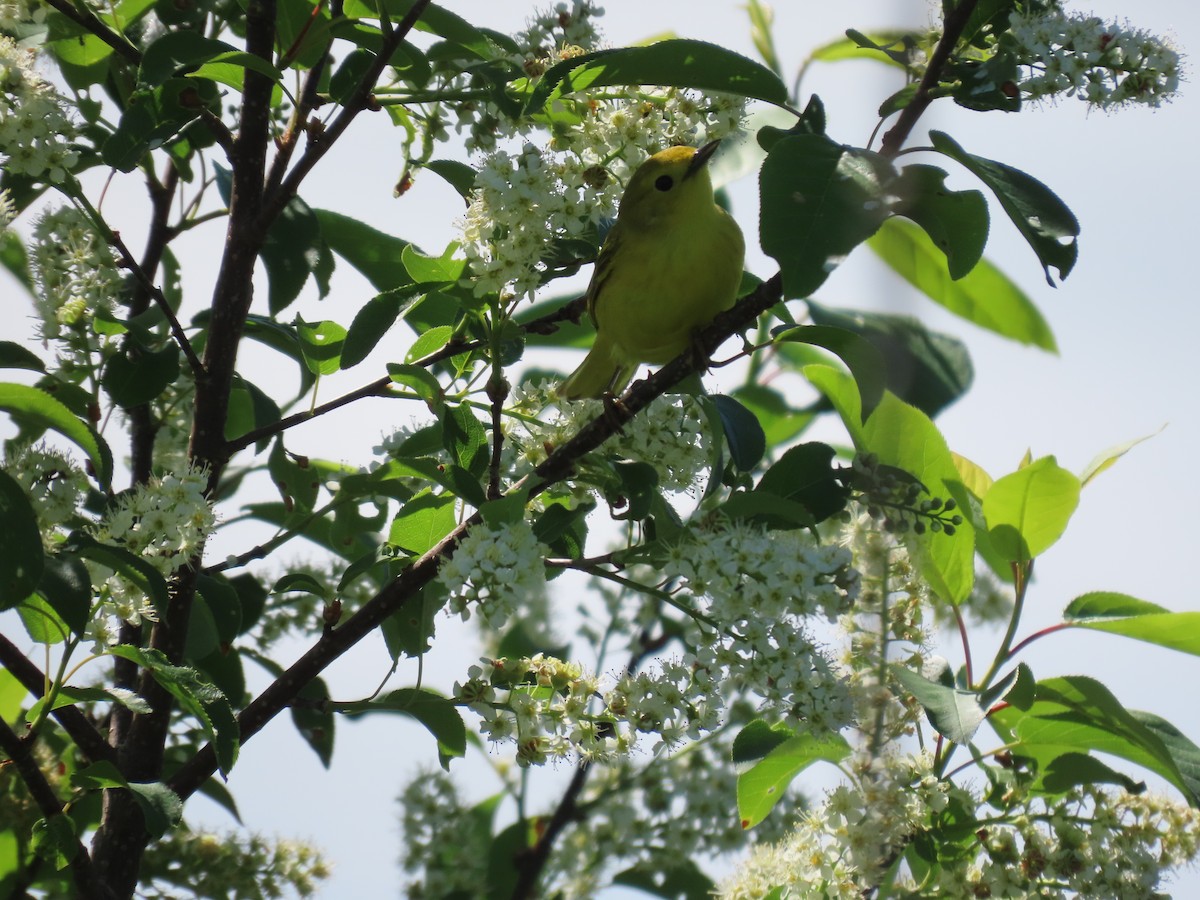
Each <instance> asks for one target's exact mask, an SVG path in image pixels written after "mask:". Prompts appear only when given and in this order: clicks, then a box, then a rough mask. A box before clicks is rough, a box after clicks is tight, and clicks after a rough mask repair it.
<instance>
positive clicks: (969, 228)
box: [891, 165, 988, 279]
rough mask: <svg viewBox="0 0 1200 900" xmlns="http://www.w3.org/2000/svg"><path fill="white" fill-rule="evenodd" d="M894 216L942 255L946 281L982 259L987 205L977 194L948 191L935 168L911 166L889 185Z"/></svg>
mask: <svg viewBox="0 0 1200 900" xmlns="http://www.w3.org/2000/svg"><path fill="white" fill-rule="evenodd" d="M891 187H892V190H893V191H894V192H895V193H896V196H897V197H898V198H899V202H898V203H897V204H896V205H894V206H893V207H892V210H893V212H895V213H896V214H897V215H901V216H904V217H906V218H909V219H912V220H913V221H914V222H916V223H917V224H918V225H920V226H921V227H922V228H923V229H925V233H926V234H927V235H929V237H930V239H931V240H932V241H933V243H934V245H935V246H936V247H937V248H938V249H939V250H941V251H942V252H943V253H944V254H945V255H946V263H947V267H948V269H949V271H950V277H951V278H954V279H959V278H962V277H963V276H964V275H966V274H967V273H968V272H970V271H971V269H973V268H974V267H975V264H976V263H977V262H979V260H980V259H981V258H982V257H983V247H984V244H986V243H987V235H988V209H987V201H986V200H984V199H983V194H982V193H980V192H979V191H952V190H950V189H949V188H948V187H946V173H945V172H944V171H943V170H942V169H939V168H937V167H936V166H922V165H913V166H905V167H904V168H903V169H901V170H900V177H899V178H897V179H896V180H895V181H893V182H892V185H891Z"/></svg>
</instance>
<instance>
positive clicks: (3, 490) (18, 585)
mask: <svg viewBox="0 0 1200 900" xmlns="http://www.w3.org/2000/svg"><path fill="white" fill-rule="evenodd" d="M0 533H2V534H3V535H4V552H3V553H0V609H12V608H13V607H14V606H17V605H18V604H19V603H21V601H23V600H24V599H25V598H26V597H28V596H29V595H30V594H31V593H33V591H34V589H35V588H36V587H37V586H38V582H39V580H41V578H42V576H43V566H44V564H45V558H46V555H45V553H44V552H43V550H42V533H41V531H40V530H39V529H38V522H37V514H36V513H35V512H34V511H33V506H32V504H30V502H29V497H28V495H26V493H25V491H24V489H23V488H22V487H21V485H20V483H19V482H17V480H16V479H15V478H13V477H12V476H11V475H9V474H8V473H7V472H5V471H4V470H3V469H0Z"/></svg>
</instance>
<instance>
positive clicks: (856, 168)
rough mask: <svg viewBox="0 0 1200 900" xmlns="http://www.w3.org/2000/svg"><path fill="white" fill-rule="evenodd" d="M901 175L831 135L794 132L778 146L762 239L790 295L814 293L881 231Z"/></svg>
mask: <svg viewBox="0 0 1200 900" xmlns="http://www.w3.org/2000/svg"><path fill="white" fill-rule="evenodd" d="M893 177H894V172H893V170H892V169H891V166H890V165H889V164H888V163H887V162H886V161H885V160H883V159H882V158H881V157H879V156H877V155H875V154H873V153H868V152H865V151H855V150H851V149H849V148H847V147H843V146H842V145H840V144H836V143H834V142H833V141H831V140H830V139H829V138H827V137H824V136H823V135H815V134H794V135H790V136H788V137H785V138H783V139H782V140H779V141H778V142H777V143H775V144H774V145H773V146H772V147H771V152H770V154H769V155H768V156H767V160H766V162H765V163H763V167H762V173H761V178H760V187H759V195H760V198H761V205H762V209H761V215H760V240H761V242H762V248H763V252H765V253H766V254H767V255H768V256H770V257H772V258H774V259H775V260H777V261H778V262H779V267H780V270H781V271H782V273H783V290H784V296H785V297H807V296H808V295H809V294H811V293H812V292H813V291H815V290H816V289H817V288H818V287H820V286H821V285H822V284H823V283H824V281H825V279H826V278H828V277H829V273H830V272H832V271H833V270H834V269H835V268H837V267H838V266H839V265H840V264H841V263H842V261H843V260H844V259H845V258H846V256H847V255H848V254H849V253H850V251H852V250H853V249H854V248H855V247H857V246H858V245H859V244H861V243H862V242H863V241H865V240H866V239H867V238H869V237H870V236H871V235H872V234H874V233H875V231H876V229H878V228H879V226H880V225H881V224H882V223H883V221H884V219H885V218H886V216H887V212H886V207H885V204H884V202H883V200H884V194H885V187H884V186H885V184H886V183H887V182H890V181H891V180H892V178H893Z"/></svg>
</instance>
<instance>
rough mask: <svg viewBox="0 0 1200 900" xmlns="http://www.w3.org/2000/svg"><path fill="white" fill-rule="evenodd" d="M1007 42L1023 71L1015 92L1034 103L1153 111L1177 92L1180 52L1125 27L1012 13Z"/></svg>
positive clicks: (1051, 14)
mask: <svg viewBox="0 0 1200 900" xmlns="http://www.w3.org/2000/svg"><path fill="white" fill-rule="evenodd" d="M1006 39H1007V40H1010V41H1011V42H1012V43H1013V45H1014V48H1015V50H1016V53H1017V58H1018V61H1019V62H1020V63H1021V64H1022V65H1023V66H1025V67H1026V68H1027V69H1028V72H1029V74H1028V76H1027V77H1025V78H1024V79H1022V80H1021V82H1020V85H1019V87H1020V89H1021V91H1022V93H1024V94H1025V96H1026V97H1028V98H1030V99H1033V100H1036V99H1040V98H1043V97H1050V96H1053V95H1055V94H1060V93H1065V94H1066V95H1067V96H1072V95H1073V96H1076V97H1079V98H1080V99H1081V100H1084V101H1086V102H1087V103H1090V104H1092V105H1093V106H1098V107H1100V108H1101V109H1113V108H1116V107H1119V106H1124V105H1126V104H1130V103H1143V104H1146V105H1147V106H1151V107H1157V106H1160V105H1162V103H1163V102H1164V101H1165V100H1169V99H1171V98H1172V96H1173V95H1174V94H1175V93H1176V92H1177V91H1178V90H1179V81H1180V77H1181V71H1182V62H1181V58H1180V55H1179V52H1178V51H1177V50H1175V48H1174V47H1172V46H1171V45H1170V43H1169V42H1168V41H1166V40H1164V39H1163V38H1160V37H1157V36H1156V35H1153V34H1150V33H1149V32H1147V31H1144V30H1142V29H1140V28H1133V27H1132V26H1130V25H1129V24H1128V23H1125V24H1121V23H1119V22H1116V21H1112V22H1106V21H1104V20H1103V19H1100V18H1098V17H1096V16H1085V15H1079V14H1067V13H1065V12H1063V11H1062V10H1058V9H1055V10H1049V11H1045V12H1041V13H1039V12H1034V11H1030V12H1027V13H1014V14H1013V15H1012V17H1011V18H1010V20H1009V31H1008V35H1007V38H1006Z"/></svg>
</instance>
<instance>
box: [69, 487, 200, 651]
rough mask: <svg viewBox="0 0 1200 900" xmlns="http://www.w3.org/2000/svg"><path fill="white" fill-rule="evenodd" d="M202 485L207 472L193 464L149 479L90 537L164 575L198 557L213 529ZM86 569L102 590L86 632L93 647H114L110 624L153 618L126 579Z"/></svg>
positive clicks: (150, 607)
mask: <svg viewBox="0 0 1200 900" xmlns="http://www.w3.org/2000/svg"><path fill="white" fill-rule="evenodd" d="M207 485H208V471H207V470H206V469H204V468H202V467H200V466H194V465H189V466H188V467H187V468H186V469H184V470H182V471H181V472H180V473H178V474H175V473H167V474H166V475H163V476H161V477H156V478H153V479H151V480H150V481H149V482H148V483H146V484H143V485H139V486H138V487H137V488H135V489H134V490H132V491H130V492H129V493H128V494H126V495H125V496H124V497H122V498H121V499H120V500H119V501H118V502H117V503H116V504H115V505H114V507H113V508H112V509H110V510H109V511H108V512H107V513H106V514H105V516H104V518H103V519H101V520H100V522H99V523H98V524H97V525H96V526H95V528H93V529H92V536H93V537H95V539H96V540H97V541H99V542H100V543H104V544H113V545H115V546H118V547H122V548H124V549H125V550H128V551H129V552H130V553H132V554H134V555H135V556H138V557H140V558H141V559H144V560H145V561H146V562H148V563H150V564H151V565H152V566H154V568H156V569H157V570H158V571H159V573H160V574H162V575H163V576H164V577H166V576H169V575H171V574H173V573H174V572H176V571H178V570H179V569H181V568H182V567H183V566H185V565H186V564H187V563H188V561H189V560H191V558H192V557H193V556H194V555H195V554H196V553H197V552H199V550H200V548H201V547H202V546H203V543H204V541H205V540H206V539H207V538H208V536H209V535H210V534H211V533H212V530H213V527H214V526H215V525H216V517H215V516H214V515H213V510H212V506H211V504H210V503H209V501H208V498H207V497H206V496H205V495H204V490H205V488H206V487H207ZM88 568H89V570H90V571H91V573H92V583H93V584H100V585H101V587H100V597H101V604H100V609H99V614H98V615H96V616H94V617H93V620H92V623H91V624H90V625H89V632H88V635H89V637H91V638H92V639H93V640H94V641H95V642H96V645H97V647H103V646H105V645H112V644H115V643H116V641H117V627H118V626H117V622H116V621H115V620H120V621H123V622H128V623H130V624H131V625H137V624H140V623H141V621H142V620H143V619H149V620H151V621H155V620H156V619H157V613H156V611H155V609H154V607H153V605H152V603H151V601H150V598H149V597H147V596H146V595H145V594H144V593H142V591H141V590H140V589H139V588H138V587H137V586H136V585H134V584H133V583H131V582H130V581H129V580H128V579H126V578H124V577H122V576H121V575H119V574H117V573H115V572H113V571H111V570H110V569H107V568H106V567H104V566H101V565H99V564H97V563H93V562H90V561H89V562H88Z"/></svg>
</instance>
